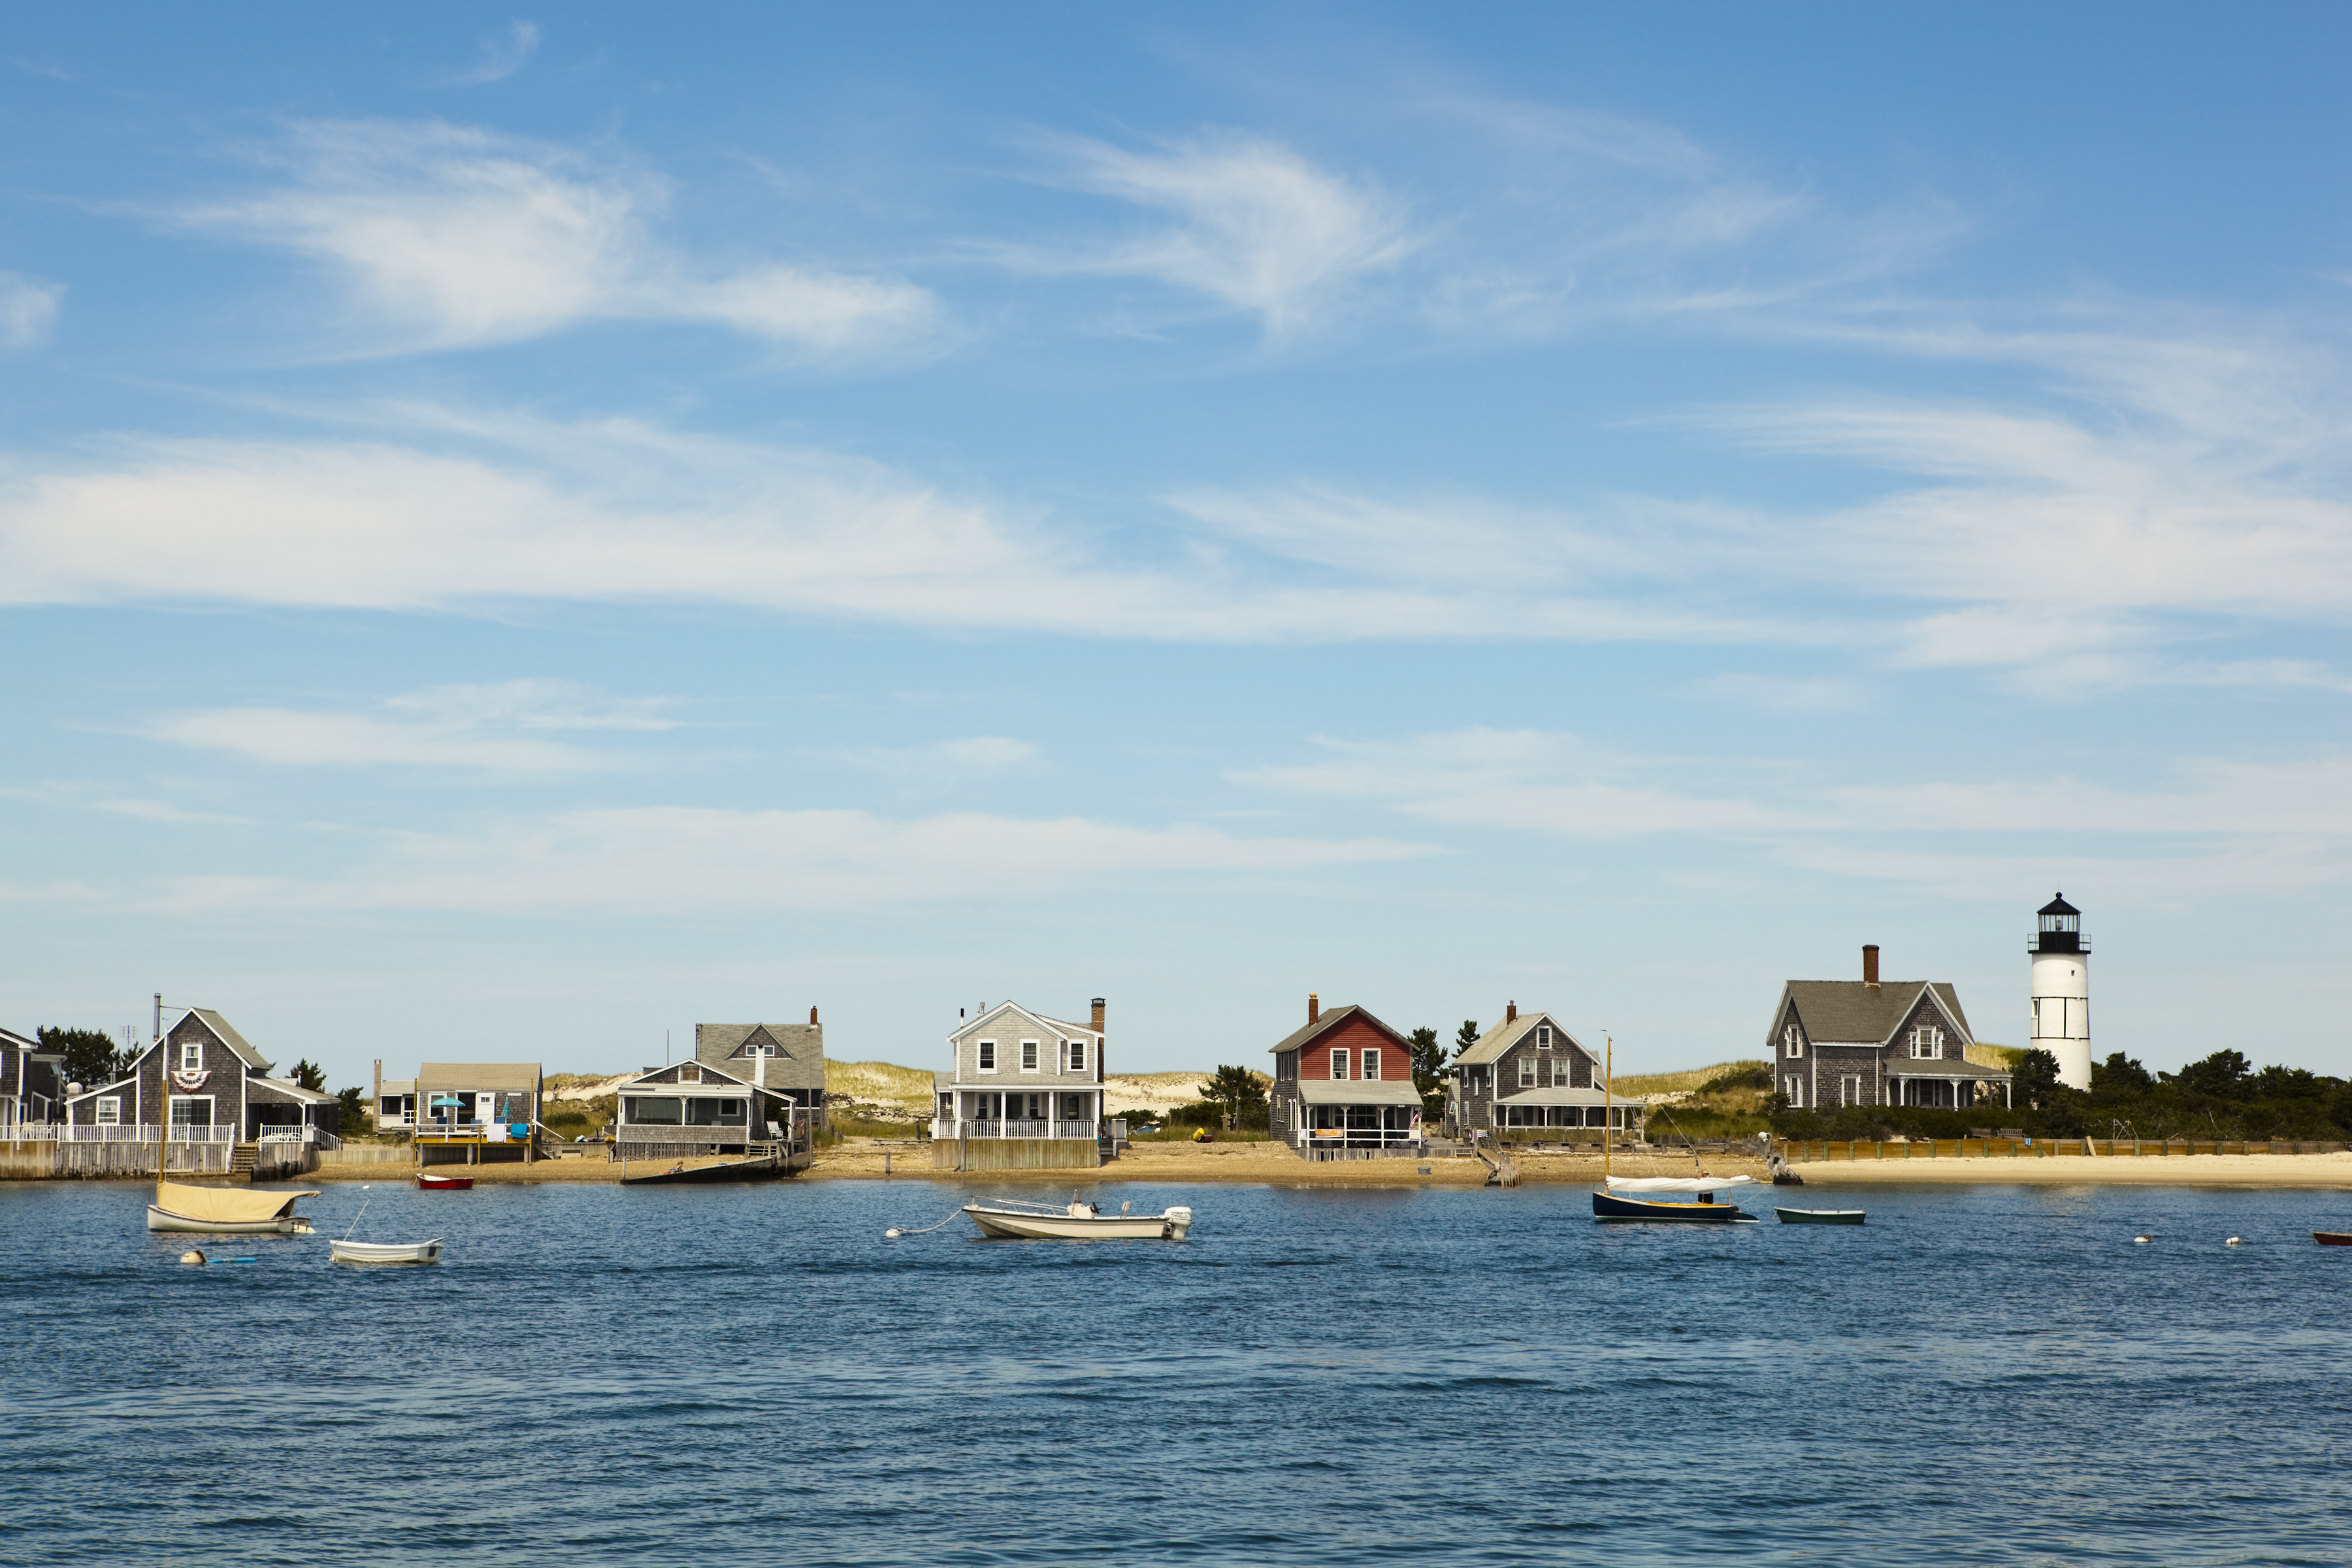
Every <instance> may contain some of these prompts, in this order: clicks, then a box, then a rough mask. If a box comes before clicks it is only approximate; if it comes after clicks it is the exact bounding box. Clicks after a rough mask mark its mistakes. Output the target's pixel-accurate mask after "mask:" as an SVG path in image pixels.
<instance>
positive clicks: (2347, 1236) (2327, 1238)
mask: <svg viewBox="0 0 2352 1568" xmlns="http://www.w3.org/2000/svg"><path fill="white" fill-rule="evenodd" d="M2311 1239H2312V1240H2314V1241H2315V1242H2317V1243H2319V1245H2320V1246H2322V1247H2352V1230H2315V1231H2313V1232H2312V1233H2311Z"/></svg>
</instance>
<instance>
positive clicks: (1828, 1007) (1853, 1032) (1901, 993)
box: [1764, 980, 1974, 1046]
mask: <svg viewBox="0 0 2352 1568" xmlns="http://www.w3.org/2000/svg"><path fill="white" fill-rule="evenodd" d="M1922 992H1928V993H1932V994H1934V996H1935V998H1936V1002H1937V1005H1939V1006H1940V1007H1941V1008H1942V1009H1943V1011H1944V1014H1945V1016H1947V1017H1948V1018H1949V1019H1950V1020H1951V1022H1952V1026H1953V1027H1955V1028H1957V1029H1958V1030H1959V1032H1960V1037H1961V1043H1962V1044H1966V1043H1967V1042H1968V1041H1969V1040H1971V1039H1973V1038H1974V1036H1972V1035H1970V1034H1969V1019H1968V1015H1967V1014H1965V1013H1963V1012H1961V1011H1960V995H1959V993H1958V992H1957V991H1955V990H1953V989H1952V987H1951V985H1950V984H1948V982H1945V981H1941V980H1938V981H1936V982H1935V983H1933V984H1930V983H1928V982H1927V981H1925V980H1889V981H1887V982H1885V984H1880V985H1871V984H1865V983H1864V982H1863V981H1860V980H1791V981H1790V982H1789V984H1787V986H1786V987H1784V988H1783V990H1782V992H1781V995H1782V997H1783V1003H1782V1007H1781V1008H1780V1009H1776V1010H1775V1011H1774V1013H1773V1015H1772V1016H1773V1019H1774V1022H1775V1024H1776V1025H1777V1024H1778V1022H1779V1019H1780V1012H1781V1011H1783V1010H1785V1009H1786V1006H1787V1005H1788V1004H1789V1003H1794V1004H1795V1005H1796V1008H1797V1016H1798V1017H1800V1018H1801V1019H1803V1020H1804V1024H1805V1036H1806V1037H1807V1038H1808V1039H1811V1040H1812V1041H1814V1042H1816V1043H1818V1044H1823V1045H1833V1044H1839V1043H1845V1042H1855V1041H1864V1040H1870V1041H1875V1042H1877V1043H1879V1044H1881V1045H1884V1044H1885V1042H1886V1041H1888V1040H1890V1039H1892V1038H1894V1037H1895V1030H1897V1029H1899V1028H1901V1027H1902V1026H1903V1020H1904V1019H1906V1018H1907V1017H1909V1016H1911V1009H1912V1008H1913V1007H1915V1006H1916V1005H1918V1002H1919V996H1920V994H1921V993H1922ZM1764 1043H1765V1044H1766V1045H1767V1046H1769V1045H1771V1044H1772V1040H1771V1037H1770V1031H1769V1030H1768V1031H1767V1032H1766V1037H1765V1042H1764Z"/></svg>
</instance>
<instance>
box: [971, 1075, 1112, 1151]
mask: <svg viewBox="0 0 2352 1568" xmlns="http://www.w3.org/2000/svg"><path fill="white" fill-rule="evenodd" d="M931 1136H932V1137H933V1138H934V1139H955V1138H1052V1139H1065V1138H1083V1139H1086V1140H1087V1142H1094V1141H1096V1140H1097V1139H1098V1138H1100V1137H1101V1136H1102V1090H1101V1089H1097V1088H1094V1087H1091V1086H1089V1087H1087V1088H1085V1089H1039V1090H1035V1091H1032V1090H1028V1089H1019V1090H1007V1089H964V1088H962V1087H961V1086H959V1087H957V1088H955V1089H941V1090H940V1104H939V1114H938V1115H937V1116H936V1117H935V1118H934V1119H933V1120H932V1122H931Z"/></svg>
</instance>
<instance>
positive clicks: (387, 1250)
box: [327, 1236, 441, 1263]
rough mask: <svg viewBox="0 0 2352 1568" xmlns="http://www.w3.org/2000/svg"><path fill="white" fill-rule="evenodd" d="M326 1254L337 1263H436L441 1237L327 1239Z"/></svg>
mask: <svg viewBox="0 0 2352 1568" xmlns="http://www.w3.org/2000/svg"><path fill="white" fill-rule="evenodd" d="M327 1252H328V1255H329V1256H330V1257H331V1258H332V1259H333V1260H334V1261H335V1262H337V1263H438V1262H440V1261H441V1238H440V1237H437V1236H436V1237H434V1238H433V1239H432V1240H430V1241H332V1240H331V1241H329V1242H328V1243H327Z"/></svg>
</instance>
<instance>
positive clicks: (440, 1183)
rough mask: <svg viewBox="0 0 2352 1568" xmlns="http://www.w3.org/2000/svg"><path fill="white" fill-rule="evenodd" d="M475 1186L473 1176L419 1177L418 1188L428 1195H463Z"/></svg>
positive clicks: (417, 1179)
mask: <svg viewBox="0 0 2352 1568" xmlns="http://www.w3.org/2000/svg"><path fill="white" fill-rule="evenodd" d="M473 1184H474V1178H473V1177H471V1176H419V1177H417V1178H416V1185H417V1187H418V1188H419V1189H420V1190H421V1191H424V1192H428V1193H461V1192H464V1191H465V1190H466V1189H467V1188H468V1187H470V1186H472V1185H473Z"/></svg>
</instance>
